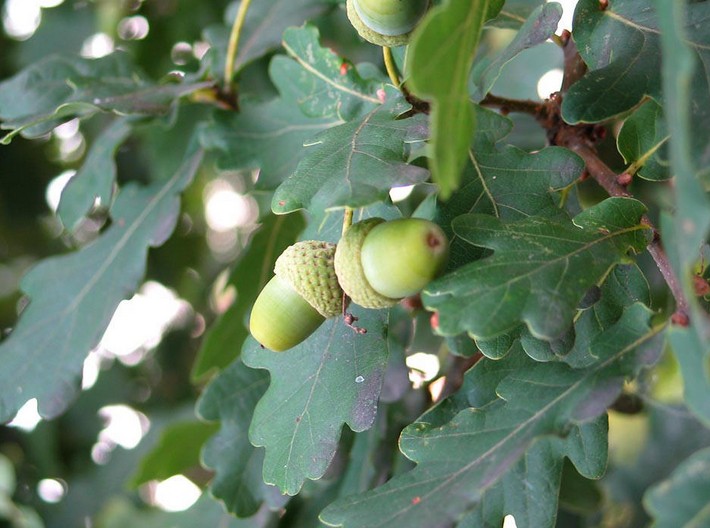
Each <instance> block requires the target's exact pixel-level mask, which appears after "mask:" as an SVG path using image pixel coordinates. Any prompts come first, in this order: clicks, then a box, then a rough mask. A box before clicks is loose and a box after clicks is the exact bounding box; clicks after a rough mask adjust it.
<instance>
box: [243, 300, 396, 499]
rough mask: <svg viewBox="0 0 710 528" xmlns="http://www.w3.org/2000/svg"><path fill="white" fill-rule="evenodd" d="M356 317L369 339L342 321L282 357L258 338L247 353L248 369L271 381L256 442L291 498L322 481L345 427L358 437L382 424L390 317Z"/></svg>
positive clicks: (270, 474) (253, 434) (259, 412)
mask: <svg viewBox="0 0 710 528" xmlns="http://www.w3.org/2000/svg"><path fill="white" fill-rule="evenodd" d="M352 308H355V306H353V307H352ZM353 311H354V315H356V316H357V317H359V318H360V320H359V321H358V323H357V324H358V326H360V327H362V328H365V329H367V333H366V334H364V335H363V334H358V333H355V332H354V331H353V330H352V329H351V328H348V327H347V326H346V325H345V324H344V323H343V321H342V320H341V318H339V317H337V318H333V319H330V320H328V321H326V322H325V323H324V324H323V325H322V326H321V327H320V328H319V329H318V330H317V331H316V332H315V333H314V334H313V335H312V336H311V337H309V338H308V339H307V340H306V341H304V342H303V343H301V344H300V345H298V346H296V347H295V348H292V349H291V350H288V351H287V352H284V353H282V354H279V353H274V352H271V351H269V350H265V349H262V348H261V347H260V346H259V345H258V344H257V343H256V342H255V341H254V340H253V339H249V340H248V341H247V343H246V345H245V349H244V351H243V352H242V357H243V359H244V362H245V363H246V364H247V365H249V366H251V367H254V368H260V369H267V370H268V371H269V374H270V376H271V384H270V386H269V390H268V391H267V392H266V394H265V395H264V397H263V398H262V399H261V400H260V401H259V404H258V405H257V407H256V410H255V412H254V418H253V419H252V424H251V428H250V430H249V438H250V439H251V441H252V443H253V444H254V445H256V446H264V447H265V448H266V458H265V460H264V474H263V477H264V481H265V482H267V483H269V484H275V485H276V486H278V487H279V488H280V489H281V490H282V492H283V493H286V494H288V495H295V494H296V493H298V491H299V490H300V489H301V486H302V485H303V483H304V481H305V480H306V479H318V478H320V477H322V476H323V474H324V473H325V471H326V469H327V468H328V465H329V464H330V461H331V460H332V459H333V456H334V455H335V451H336V449H337V447H338V439H339V437H340V430H341V428H342V426H343V424H344V423H347V424H348V426H349V427H350V429H352V430H353V431H355V432H359V431H364V430H365V429H368V428H370V427H371V426H372V424H373V421H374V419H375V414H376V411H377V401H378V398H379V395H380V390H381V388H382V381H383V377H384V372H385V369H386V368H387V356H388V349H387V341H386V340H385V338H384V335H383V334H384V330H385V328H384V325H385V318H384V317H383V315H382V314H381V313H380V312H377V311H373V310H367V311H359V310H353Z"/></svg>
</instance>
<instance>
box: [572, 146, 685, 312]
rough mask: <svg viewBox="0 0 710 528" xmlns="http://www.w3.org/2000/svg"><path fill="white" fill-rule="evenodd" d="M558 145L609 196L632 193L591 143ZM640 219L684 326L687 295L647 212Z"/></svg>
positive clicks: (628, 195)
mask: <svg viewBox="0 0 710 528" xmlns="http://www.w3.org/2000/svg"><path fill="white" fill-rule="evenodd" d="M561 146H565V147H567V148H569V149H570V150H571V151H573V152H575V153H577V154H578V155H579V156H580V157H581V158H582V159H583V160H584V162H585V163H586V165H587V171H588V172H589V175H590V176H591V177H592V178H594V180H596V181H597V182H598V183H599V185H601V186H602V187H603V188H604V190H606V192H607V193H608V194H609V196H624V197H631V198H633V195H632V194H631V193H630V192H629V191H628V190H627V189H626V187H624V186H623V185H621V184H619V183H618V180H619V176H617V174H616V173H615V172H614V171H612V170H611V169H610V168H609V167H608V166H607V165H606V164H605V163H604V162H603V161H602V160H600V159H599V156H597V153H596V151H595V150H594V149H593V148H592V147H590V146H588V145H585V144H583V143H581V142H579V141H569V142H567V143H566V144H562V145H561ZM622 176H623V174H622ZM641 222H643V223H644V224H646V225H647V226H648V227H649V228H651V229H653V241H652V242H651V243H650V244H649V245H648V246H647V247H646V249H647V250H648V252H649V253H650V254H651V256H652V257H653V260H654V261H655V262H656V266H658V269H659V270H660V272H661V275H663V278H664V279H665V281H666V284H668V288H669V289H670V290H671V293H672V295H673V297H674V298H675V301H676V313H675V314H674V322H675V323H676V324H681V325H683V326H686V325H687V324H688V321H689V319H688V317H689V313H690V307H689V304H688V299H687V298H686V296H685V292H684V291H683V288H682V287H681V285H680V282H679V281H678V277H677V276H676V274H675V272H674V271H673V268H672V267H671V263H670V261H669V260H668V255H666V252H665V250H664V249H663V245H662V244H661V239H660V237H659V236H658V231H657V230H656V228H655V227H654V226H653V224H652V223H651V221H650V220H649V219H648V216H646V215H644V216H643V218H642V219H641ZM684 323H685V324H684Z"/></svg>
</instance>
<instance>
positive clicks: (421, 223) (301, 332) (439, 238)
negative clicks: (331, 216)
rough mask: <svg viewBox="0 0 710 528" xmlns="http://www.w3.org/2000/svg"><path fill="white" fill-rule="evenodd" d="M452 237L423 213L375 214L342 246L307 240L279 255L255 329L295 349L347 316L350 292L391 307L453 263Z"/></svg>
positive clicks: (260, 336)
mask: <svg viewBox="0 0 710 528" xmlns="http://www.w3.org/2000/svg"><path fill="white" fill-rule="evenodd" d="M448 254H449V242H448V239H447V238H446V234H445V233H444V232H443V231H442V230H441V228H440V227H439V226H438V225H436V224H435V223H433V222H430V221H428V220H423V219H420V218H406V219H400V220H392V221H390V222H386V221H384V220H383V219H382V218H371V219H368V220H364V221H362V222H359V223H357V224H354V225H353V226H351V227H350V228H349V229H348V230H347V231H346V233H345V234H344V235H343V237H342V238H341V239H340V241H339V242H338V244H337V246H336V245H335V244H330V243H328V242H322V241H317V240H306V241H303V242H298V243H296V244H294V245H292V246H289V247H288V248H287V249H286V250H285V251H284V252H283V253H282V254H281V255H280V256H279V258H278V259H277V260H276V266H275V267H274V273H275V276H274V277H273V278H272V279H271V280H270V281H269V282H268V284H267V285H266V286H265V287H264V289H263V290H262V291H261V293H260V294H259V296H258V297H257V299H256V302H255V303H254V306H253V308H252V312H251V317H250V320H249V329H250V331H251V334H252V335H253V336H254V338H255V339H256V340H257V341H258V342H259V343H261V345H262V346H263V347H265V348H268V349H270V350H273V351H276V352H282V351H284V350H288V349H289V348H292V347H294V346H296V345H297V344H299V343H300V342H302V341H303V340H305V339H306V338H307V337H308V336H310V335H311V334H312V333H313V332H315V331H316V329H317V328H318V327H319V326H320V325H321V324H322V323H323V322H324V321H325V319H326V318H329V317H336V316H338V315H341V314H343V315H345V314H344V313H343V312H344V306H345V302H344V301H345V297H344V296H345V295H347V296H348V297H349V298H350V299H351V300H352V301H353V302H354V303H356V304H358V305H360V306H362V307H364V308H373V309H380V308H387V307H389V306H394V305H395V304H397V303H398V302H399V301H400V300H401V299H403V298H405V297H409V296H411V295H415V294H417V293H419V292H420V291H421V290H422V289H423V288H424V287H425V286H426V285H427V284H428V283H429V282H430V281H431V280H432V279H433V278H434V277H436V276H437V275H438V274H439V272H441V270H442V269H443V268H444V266H445V265H446V261H447V258H448Z"/></svg>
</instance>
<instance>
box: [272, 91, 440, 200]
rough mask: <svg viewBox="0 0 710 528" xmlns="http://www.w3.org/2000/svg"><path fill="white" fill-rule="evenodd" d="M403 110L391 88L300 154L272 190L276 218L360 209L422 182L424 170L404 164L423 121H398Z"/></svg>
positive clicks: (416, 118)
mask: <svg viewBox="0 0 710 528" xmlns="http://www.w3.org/2000/svg"><path fill="white" fill-rule="evenodd" d="M408 109H409V104H408V103H407V102H406V101H405V100H404V99H403V98H402V97H401V94H400V93H399V92H398V91H397V90H395V89H394V88H389V89H388V90H387V95H386V102H385V104H383V105H380V106H379V107H377V108H375V109H374V110H372V111H371V112H369V113H368V114H367V115H365V116H364V117H363V118H362V119H359V120H356V121H351V122H349V123H345V124H343V125H340V126H338V127H335V128H332V129H329V130H326V131H324V132H322V133H320V134H319V135H318V136H316V138H315V140H314V141H313V143H312V144H311V145H309V147H308V148H307V149H306V152H305V155H304V158H303V159H302V160H301V162H300V163H299V164H298V167H297V168H296V170H295V172H294V173H293V174H292V175H291V176H290V177H289V178H288V179H287V180H286V181H285V182H284V183H283V184H281V186H280V187H279V188H278V189H277V190H276V193H275V194H274V198H273V201H272V204H271V208H272V210H273V211H274V212H275V213H276V214H284V213H289V212H291V211H295V210H297V209H302V208H305V209H309V210H311V211H313V212H316V211H324V210H326V209H330V208H338V207H352V208H356V207H363V206H366V205H370V204H372V203H375V202H377V201H382V200H385V199H387V198H388V196H389V194H388V193H389V190H390V189H391V188H392V187H398V186H402V185H410V184H414V183H421V182H423V181H425V180H426V179H427V178H428V176H429V173H428V171H427V170H426V169H423V168H421V167H417V166H415V165H410V164H408V163H407V161H408V159H409V155H410V152H411V148H412V147H411V144H412V143H416V142H422V141H424V139H426V135H427V132H428V131H427V127H426V116H425V115H423V114H417V115H415V116H413V117H409V118H406V119H398V117H399V116H400V115H401V114H402V113H404V112H405V111H407V110H408Z"/></svg>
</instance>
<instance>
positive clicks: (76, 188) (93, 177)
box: [57, 119, 131, 231]
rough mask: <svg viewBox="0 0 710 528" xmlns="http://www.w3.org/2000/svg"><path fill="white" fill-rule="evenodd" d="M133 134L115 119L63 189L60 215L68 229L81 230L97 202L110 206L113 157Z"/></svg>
mask: <svg viewBox="0 0 710 528" xmlns="http://www.w3.org/2000/svg"><path fill="white" fill-rule="evenodd" d="M130 133H131V126H130V124H129V121H128V120H127V119H116V120H115V121H114V122H113V123H112V124H111V125H110V126H109V127H107V128H106V129H105V130H104V131H103V132H102V133H101V135H100V136H99V137H98V138H97V139H96V141H95V142H94V144H93V145H92V146H91V149H90V150H89V153H88V155H87V156H86V160H84V163H83V165H82V166H81V168H80V169H79V170H78V171H77V173H76V174H75V175H74V176H73V177H72V179H71V180H69V183H68V184H67V185H66V187H64V190H63V191H62V198H61V201H60V202H59V209H58V210H57V215H58V216H59V218H60V220H61V221H62V224H63V225H64V227H66V228H67V229H68V230H70V231H73V230H75V229H76V228H77V227H78V224H79V222H80V221H81V220H82V219H83V218H84V216H86V214H87V213H88V212H89V211H91V210H92V209H93V207H94V203H95V202H96V199H99V200H100V203H101V206H102V207H105V208H108V207H110V205H111V198H112V196H113V186H114V184H115V182H116V162H115V160H114V156H115V154H116V150H117V149H118V147H119V146H120V145H121V143H123V142H124V141H125V139H126V138H127V137H128V135H129V134H130Z"/></svg>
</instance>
